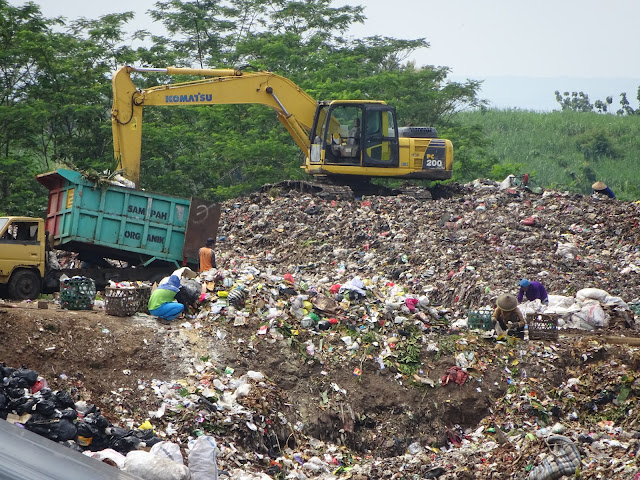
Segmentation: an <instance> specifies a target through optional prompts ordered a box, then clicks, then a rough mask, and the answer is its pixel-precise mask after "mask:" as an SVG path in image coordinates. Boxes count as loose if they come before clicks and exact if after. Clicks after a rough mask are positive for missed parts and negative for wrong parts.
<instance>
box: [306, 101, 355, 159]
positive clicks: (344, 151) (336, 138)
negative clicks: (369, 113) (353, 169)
mask: <svg viewBox="0 0 640 480" xmlns="http://www.w3.org/2000/svg"><path fill="white" fill-rule="evenodd" d="M361 125H362V108H361V106H360V105H352V104H349V105H332V106H323V107H320V110H319V111H318V113H317V115H316V122H315V128H316V131H315V132H313V134H312V135H313V138H314V141H313V144H312V146H311V151H312V152H311V161H312V162H313V161H315V160H316V159H318V154H319V150H320V149H319V148H318V147H317V146H318V145H321V149H322V150H324V160H325V163H335V164H342V165H344V164H347V165H360V159H361V145H362V129H361ZM314 151H315V152H317V153H315V152H314Z"/></svg>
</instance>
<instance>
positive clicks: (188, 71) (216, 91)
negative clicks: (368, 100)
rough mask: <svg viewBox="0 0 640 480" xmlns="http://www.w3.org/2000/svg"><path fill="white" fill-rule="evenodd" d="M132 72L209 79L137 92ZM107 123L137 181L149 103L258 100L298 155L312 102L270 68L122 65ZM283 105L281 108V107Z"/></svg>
mask: <svg viewBox="0 0 640 480" xmlns="http://www.w3.org/2000/svg"><path fill="white" fill-rule="evenodd" d="M132 72H156V73H166V74H168V75H202V76H206V77H209V78H205V79H203V80H195V81H191V82H183V83H172V84H167V85H159V86H156V87H151V88H147V89H145V90H138V89H137V88H136V87H135V86H134V84H133V82H132V81H131V73H132ZM112 83H113V108H112V110H111V125H112V129H113V147H114V155H115V158H116V159H117V160H118V161H119V164H120V168H122V169H123V170H124V172H125V176H126V177H127V178H128V179H130V180H132V181H133V182H134V183H135V184H136V185H137V184H138V183H139V181H140V155H141V144H142V111H143V107H144V106H149V105H161V106H162V105H166V106H177V105H224V104H262V105H266V106H268V107H270V108H272V109H273V110H275V112H276V113H277V117H278V120H280V122H281V123H282V124H283V125H284V126H285V128H286V129H287V130H288V131H289V133H290V134H291V136H292V137H293V139H294V141H295V142H296V144H297V145H298V146H299V147H300V149H301V150H302V152H303V153H305V154H306V153H307V152H308V150H309V131H310V130H311V126H312V125H313V119H314V115H315V112H316V107H317V102H316V101H315V100H314V99H313V98H311V97H310V96H309V95H307V94H306V93H305V92H304V91H303V90H302V89H300V87H298V86H297V85H296V84H294V83H293V82H292V81H290V80H288V79H286V78H284V77H281V76H279V75H276V74H274V73H270V72H257V73H243V72H240V71H238V70H231V69H211V70H209V69H194V68H177V67H168V68H135V67H130V66H124V67H121V68H120V69H119V70H118V71H117V72H116V73H115V75H114V76H113V81H112ZM285 105H286V107H285Z"/></svg>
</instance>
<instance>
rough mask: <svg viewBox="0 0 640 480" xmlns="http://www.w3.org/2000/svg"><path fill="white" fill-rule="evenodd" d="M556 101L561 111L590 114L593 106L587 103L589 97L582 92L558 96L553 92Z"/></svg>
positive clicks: (557, 93)
mask: <svg viewBox="0 0 640 480" xmlns="http://www.w3.org/2000/svg"><path fill="white" fill-rule="evenodd" d="M555 94H556V101H557V102H558V103H559V104H560V107H561V108H562V110H563V111H567V110H568V111H572V112H592V111H593V104H592V103H591V102H590V101H589V95H587V94H586V93H584V92H571V93H569V92H564V93H563V94H560V92H559V91H558V90H556V92H555Z"/></svg>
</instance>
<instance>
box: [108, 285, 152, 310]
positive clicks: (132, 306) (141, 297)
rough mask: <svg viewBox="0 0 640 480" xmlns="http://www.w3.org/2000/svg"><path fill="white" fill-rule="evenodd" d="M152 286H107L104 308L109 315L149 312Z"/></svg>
mask: <svg viewBox="0 0 640 480" xmlns="http://www.w3.org/2000/svg"><path fill="white" fill-rule="evenodd" d="M150 296H151V287H147V286H142V287H115V288H114V287H107V288H105V299H104V310H105V313H106V314H107V315H113V316H116V317H130V316H131V315H133V314H135V313H136V312H144V313H146V312H148V309H147V305H148V303H149V297H150Z"/></svg>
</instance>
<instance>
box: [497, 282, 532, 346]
mask: <svg viewBox="0 0 640 480" xmlns="http://www.w3.org/2000/svg"><path fill="white" fill-rule="evenodd" d="M491 320H493V328H494V329H495V331H496V333H497V334H498V335H502V334H503V333H504V332H507V334H508V335H511V336H514V337H520V338H524V324H525V322H524V317H523V316H522V313H521V312H520V310H519V309H518V299H517V298H516V297H515V295H511V294H510V293H505V294H503V295H500V296H499V297H498V299H497V300H496V308H495V310H494V311H493V314H491Z"/></svg>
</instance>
